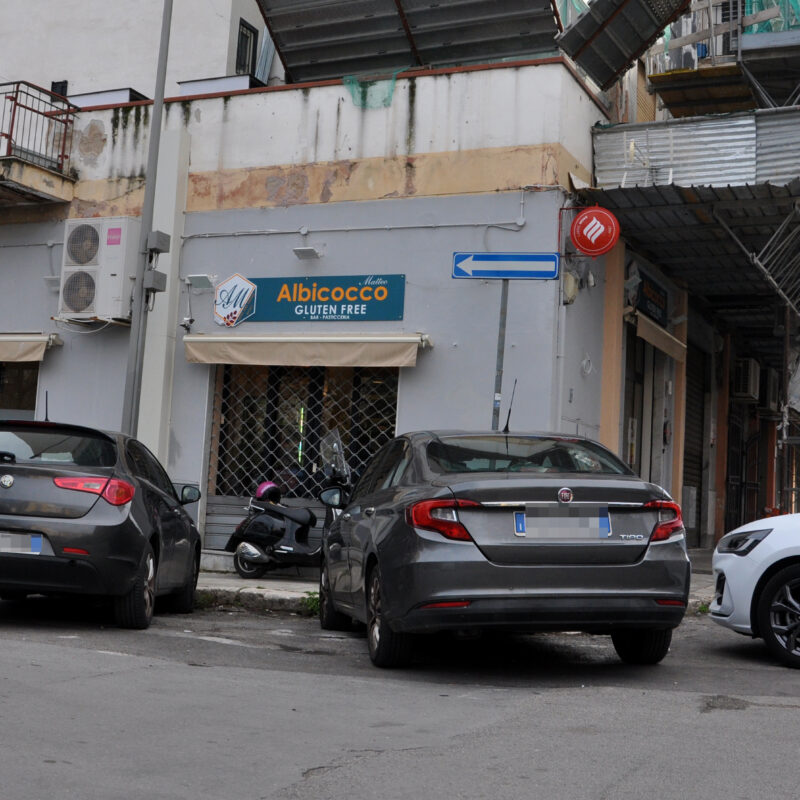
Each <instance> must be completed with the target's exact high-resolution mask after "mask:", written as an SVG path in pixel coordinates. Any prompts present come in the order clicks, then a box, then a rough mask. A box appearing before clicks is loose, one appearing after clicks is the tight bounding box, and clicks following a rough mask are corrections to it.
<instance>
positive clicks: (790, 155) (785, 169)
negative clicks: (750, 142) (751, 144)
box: [755, 108, 800, 183]
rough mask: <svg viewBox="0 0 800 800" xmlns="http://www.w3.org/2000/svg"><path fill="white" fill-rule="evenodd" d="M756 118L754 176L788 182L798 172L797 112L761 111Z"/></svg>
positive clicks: (799, 139) (799, 114)
mask: <svg viewBox="0 0 800 800" xmlns="http://www.w3.org/2000/svg"><path fill="white" fill-rule="evenodd" d="M755 118H756V140H757V142H758V147H757V148H756V180H757V181H758V182H760V183H765V182H767V181H770V182H771V183H787V182H788V181H790V180H792V179H793V178H796V177H797V176H798V175H799V174H800V134H799V133H798V131H800V112H798V110H797V109H796V108H795V109H786V110H783V109H781V110H780V111H776V112H768V111H762V112H758V113H756V115H755Z"/></svg>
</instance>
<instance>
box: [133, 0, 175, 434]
mask: <svg viewBox="0 0 800 800" xmlns="http://www.w3.org/2000/svg"><path fill="white" fill-rule="evenodd" d="M171 25H172V0H164V14H163V17H162V21H161V42H160V44H159V48H158V67H157V69H156V88H155V94H154V96H153V116H152V119H151V120H150V139H149V142H148V150H147V166H146V168H145V184H144V202H143V204H142V231H141V235H140V237H139V261H138V263H137V265H136V279H135V282H134V285H133V305H132V308H131V338H130V341H129V344H128V367H127V372H126V374H125V396H124V400H123V405H122V430H123V431H124V432H125V433H128V434H130V435H131V436H136V430H137V427H138V424H139V400H140V395H141V388H142V364H143V361H144V341H145V332H146V331H147V298H146V296H145V295H146V293H147V290H146V288H145V283H144V279H145V272H146V271H147V266H148V260H149V252H148V251H149V247H148V237H149V236H150V231H151V229H152V227H153V207H154V205H155V196H156V175H157V173H158V147H159V142H160V139H161V115H162V111H163V110H164V85H165V84H166V78H167V55H168V53H169V33H170V27H171Z"/></svg>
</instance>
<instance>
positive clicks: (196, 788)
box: [0, 598, 800, 800]
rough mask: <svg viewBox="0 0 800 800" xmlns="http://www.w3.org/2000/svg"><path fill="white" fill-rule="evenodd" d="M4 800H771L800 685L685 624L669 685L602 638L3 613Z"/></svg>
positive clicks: (783, 778)
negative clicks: (385, 648)
mask: <svg viewBox="0 0 800 800" xmlns="http://www.w3.org/2000/svg"><path fill="white" fill-rule="evenodd" d="M0 713H1V714H2V717H1V718H0V719H2V724H1V725H0V798H2V800H42V799H43V798H56V799H57V800H62V799H63V798H81V800H94V798H98V800H99V799H100V798H102V800H116V799H117V798H126V799H127V798H200V797H202V798H226V799H227V798H231V799H233V798H237V799H238V798H248V799H249V798H275V799H276V800H283V799H286V798H359V799H360V798H364V800H367V799H369V800H374V798H414V800H425V799H427V798H436V797H439V796H446V797H448V798H468V799H471V798H492V800H495V799H499V798H510V799H511V798H514V799H516V798H534V799H536V798H543V799H545V798H546V799H547V800H556V799H558V798H570V800H571V799H572V798H592V799H594V798H603V799H604V800H605V799H608V800H614V799H615V798H631V800H633V798H636V800H641V798H681V800H686V799H687V798H725V800H732V799H733V800H735V799H736V798H747V799H748V800H749V799H750V798H761V797H762V796H765V797H767V796H774V797H791V796H795V795H796V794H797V769H796V766H797V763H798V755H800V741H799V740H798V736H797V731H798V730H800V672H798V671H796V670H789V669H786V668H783V667H780V666H777V665H776V664H775V663H773V661H772V660H771V659H770V657H769V656H768V654H767V653H766V651H765V649H764V648H763V646H762V645H761V644H760V643H759V642H753V641H750V640H748V639H745V638H743V637H738V636H736V635H735V634H733V633H730V632H729V631H725V630H723V629H721V628H718V627H717V626H716V625H714V624H713V623H712V622H711V621H710V620H708V619H707V618H706V617H704V616H698V617H692V618H690V619H687V620H686V621H685V622H684V624H683V625H682V626H681V627H680V628H679V629H678V631H677V632H676V635H675V638H674V640H673V647H672V650H671V652H670V654H669V655H668V656H667V658H666V659H665V660H664V662H662V664H660V665H658V666H656V667H650V668H634V667H629V666H625V665H623V664H622V663H621V662H620V661H619V660H618V659H617V657H616V654H615V653H614V650H613V648H612V646H611V643H610V640H608V639H607V638H606V637H588V636H583V635H542V636H527V637H519V638H515V639H488V640H487V639H484V640H477V641H455V640H452V639H449V638H448V639H446V640H440V641H431V642H428V643H426V645H425V646H424V647H422V648H421V649H420V652H419V656H418V660H417V661H416V663H415V664H414V666H413V667H412V668H409V669H406V670H402V671H381V670H377V669H375V668H374V667H372V666H371V665H370V663H369V659H368V657H367V653H366V642H365V640H364V635H363V633H361V632H358V631H354V632H352V633H345V634H332V633H325V632H322V631H320V629H319V627H318V625H317V623H316V621H315V620H313V619H308V618H304V617H300V616H295V615H289V614H276V613H273V614H269V615H260V616H259V615H254V614H251V613H249V612H245V611H241V610H235V609H224V608H223V609H211V610H207V611H196V612H195V613H194V614H192V615H189V616H172V615H158V616H157V617H156V618H155V620H154V624H153V625H152V627H151V628H150V629H149V630H147V631H143V632H134V631H121V630H117V629H116V628H114V627H113V624H112V621H111V618H110V617H109V615H108V614H107V613H106V612H105V610H104V609H102V608H101V607H95V606H92V605H83V604H75V605H65V604H63V603H57V602H55V601H47V600H44V599H39V598H32V599H29V600H28V601H27V602H25V603H23V604H8V603H0Z"/></svg>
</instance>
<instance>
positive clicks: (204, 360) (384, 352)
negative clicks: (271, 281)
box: [183, 333, 433, 367]
mask: <svg viewBox="0 0 800 800" xmlns="http://www.w3.org/2000/svg"><path fill="white" fill-rule="evenodd" d="M183 343H184V346H185V348H186V360H187V361H191V362H194V363H197V364H260V365H263V366H286V367H291V366H298V367H413V366H414V365H415V364H416V363H417V351H418V350H419V348H420V347H432V346H433V343H432V342H431V340H430V337H429V336H428V335H427V334H424V333H396V334H388V333H387V334H380V333H376V334H362V335H354V334H353V335H348V334H328V335H319V336H299V335H298V336H289V335H282V334H274V335H270V334H264V335H261V336H237V335H235V334H229V335H206V334H201V333H197V334H187V335H186V336H184V337H183Z"/></svg>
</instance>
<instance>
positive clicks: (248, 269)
mask: <svg viewBox="0 0 800 800" xmlns="http://www.w3.org/2000/svg"><path fill="white" fill-rule="evenodd" d="M520 200H521V194H520V193H518V192H515V193H507V194H494V195H481V196H466V197H464V196H461V197H448V198H420V199H402V200H382V201H376V202H362V203H340V204H331V205H314V206H296V207H290V208H283V209H248V210H243V211H226V212H218V213H203V214H190V215H188V216H187V218H186V228H185V235H186V236H187V237H190V238H188V239H187V240H186V241H185V242H184V245H183V251H182V255H181V274H182V275H187V274H192V273H209V274H216V275H217V276H218V277H219V278H220V279H224V278H226V277H228V276H229V275H230V274H232V273H233V272H237V271H238V272H240V273H241V274H243V275H245V276H246V277H270V276H271V277H279V276H280V277H294V276H308V275H312V276H325V275H359V274H373V273H375V274H378V273H403V274H405V275H406V295H405V313H404V318H403V320H402V321H392V322H362V323H358V322H318V323H302V322H297V323H295V322H287V323H277V322H274V323H268V322H243V323H241V324H239V325H238V326H236V327H235V328H234V329H231V330H230V333H231V334H232V335H235V334H240V335H247V334H259V333H278V332H289V333H298V334H301V333H311V332H320V331H322V332H347V333H358V332H417V331H420V332H424V333H426V334H428V335H430V336H431V338H432V339H433V342H434V347H433V348H432V349H430V350H424V351H421V352H420V353H419V357H418V361H417V366H416V367H413V368H406V369H403V370H401V376H400V389H399V397H398V415H397V429H398V431H409V430H414V429H419V428H426V427H450V428H452V427H465V428H479V429H488V428H490V427H491V422H492V406H493V394H494V379H495V365H496V349H497V334H498V324H499V313H500V294H501V283H500V282H499V281H482V280H454V279H453V278H452V277H451V273H452V254H453V252H454V251H458V250H462V251H476V252H484V251H493V252H503V251H511V252H517V251H538V252H554V251H556V250H558V244H557V242H556V239H557V231H558V209H559V207H560V206H561V205H563V195H562V194H561V193H560V192H558V191H553V192H540V193H526V196H525V204H524V219H525V224H524V225H523V226H522V227H520V228H519V229H517V226H516V225H515V224H514V222H515V221H516V220H518V219H519V218H520V213H521V212H520V209H521V204H520ZM498 226H503V227H498ZM304 227H305V228H307V229H308V234H307V237H305V238H306V239H307V242H306V243H313V244H316V245H317V246H319V247H321V248H323V249H324V253H325V255H324V256H323V258H321V259H319V260H314V261H300V260H298V259H297V258H295V256H294V255H293V253H292V247H295V246H297V245H299V244H302V243H303V240H304V237H303V236H301V235H300V233H298V231H299V230H300V229H301V228H304ZM256 231H261V232H265V233H264V234H263V235H256V234H255V233H254V232H256ZM267 232H269V233H267ZM208 233H224V234H226V235H224V236H215V237H210V238H202V235H203V234H208ZM237 233H238V234H239V235H233V234H237ZM597 263H598V265H600V264H601V262H599V261H598V262H597ZM595 272H596V276H597V285H596V286H595V288H594V289H592V290H586V291H581V292H580V293H579V296H578V299H577V300H576V302H575V303H574V304H573V306H571V307H569V309H568V311H567V313H566V315H565V320H564V322H565V325H566V327H563V326H562V334H563V335H564V336H565V345H564V347H563V348H562V351H563V353H564V361H565V365H566V366H565V370H564V379H565V380H568V381H571V384H570V385H571V386H574V387H578V390H577V391H573V396H572V402H571V403H570V402H569V401H568V394H567V393H566V392H564V393H562V396H563V404H564V408H565V412H564V417H565V418H569V417H571V416H577V417H579V418H580V419H581V432H582V433H583V432H587V431H588V432H593V431H596V430H597V426H598V424H599V414H600V405H599V370H600V366H601V365H600V350H601V348H602V301H603V295H602V267H601V266H597V267H596V268H595ZM185 293H186V290H184V297H183V299H182V307H183V308H185V305H186V295H185ZM191 302H192V314H193V316H194V318H195V320H196V322H195V324H194V325H193V327H192V332H193V333H208V334H221V333H223V332H225V330H226V329H224V328H222V327H220V326H218V325H216V324H215V323H214V321H213V293H211V292H207V293H201V294H198V293H193V295H192V297H191ZM559 308H560V306H559V282H558V281H513V282H512V283H511V284H510V292H509V303H508V318H507V338H506V351H505V364H504V381H503V398H502V404H501V425H502V424H503V423H504V422H505V418H506V414H507V411H508V402H509V400H510V397H511V389H512V386H513V383H514V379H516V380H517V389H516V397H515V400H514V408H513V414H512V423H511V425H512V428H514V429H516V430H525V429H527V430H547V429H552V428H553V427H554V426H555V427H558V426H560V425H561V424H562V423H561V422H560V421H559V415H558V411H557V404H556V403H557V398H558V397H559V395H558V392H557V390H556V386H557V374H558V368H559V364H558V359H557V358H556V354H557V352H558V351H559V344H558V315H559ZM312 326H313V327H312ZM587 349H588V351H589V352H590V353H591V354H592V360H593V369H592V372H591V373H590V374H589V375H588V376H584V377H581V378H580V383H579V382H578V378H576V375H579V374H580V362H581V360H582V359H583V358H584V354H585V352H586V351H587ZM211 374H212V370H211V369H210V368H208V367H205V366H202V365H196V364H187V363H186V361H185V358H184V355H183V345H182V344H181V343H180V341H179V343H178V353H177V354H176V381H175V407H174V409H173V437H174V438H173V442H174V443H176V445H177V446H175V447H173V448H172V449H171V459H170V461H171V463H170V468H171V470H172V472H173V473H174V474H176V475H180V476H182V477H184V478H187V479H190V478H193V476H194V475H195V474H196V472H197V470H198V466H199V465H200V464H201V463H204V459H205V457H206V449H207V442H206V440H205V436H206V428H207V420H208V413H207V411H208V404H209V400H208V397H209V389H210V379H211ZM554 413H555V415H556V416H555V417H554ZM563 425H564V429H565V430H569V431H570V432H575V426H574V424H572V425H571V426H570V424H568V423H563Z"/></svg>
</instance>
